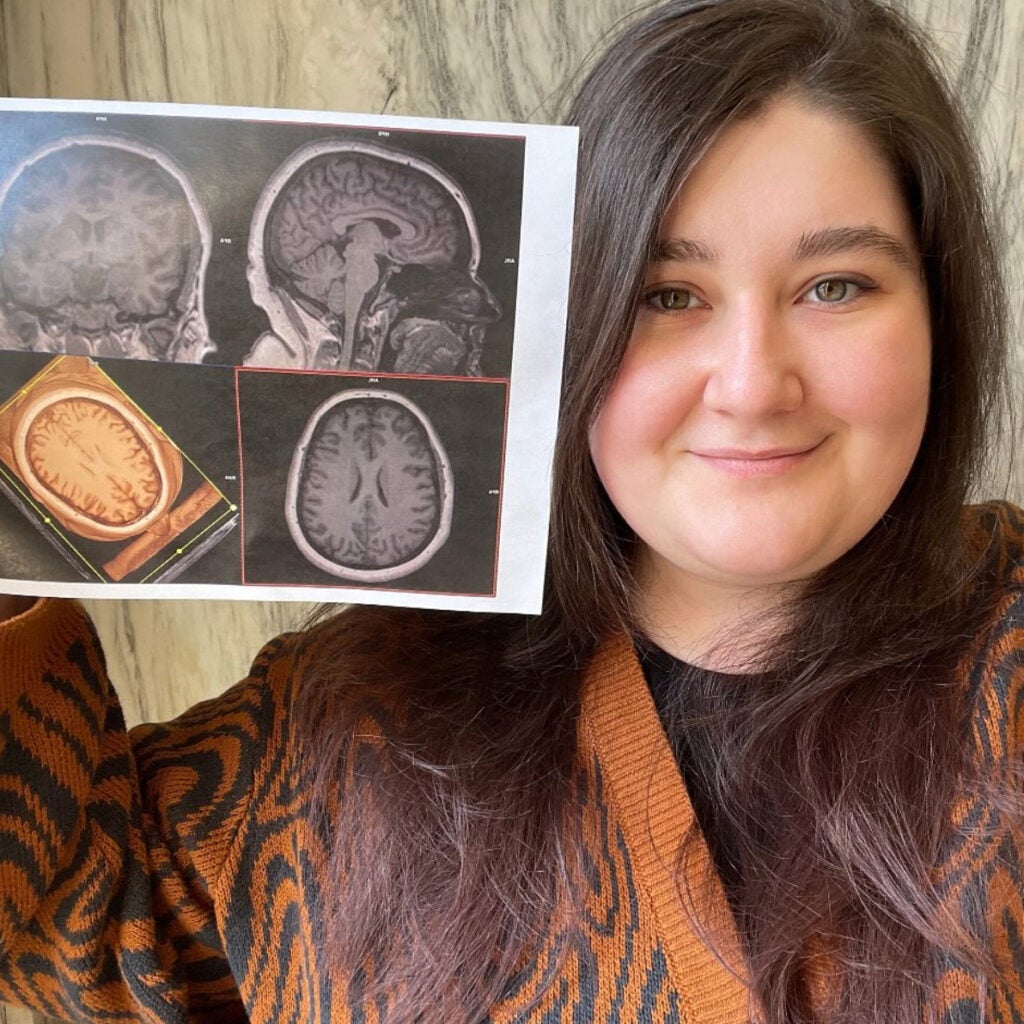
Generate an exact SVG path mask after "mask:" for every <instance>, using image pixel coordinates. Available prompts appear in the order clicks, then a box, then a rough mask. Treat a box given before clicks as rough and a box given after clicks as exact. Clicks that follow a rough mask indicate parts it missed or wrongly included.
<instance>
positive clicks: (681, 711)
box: [637, 642, 742, 900]
mask: <svg viewBox="0 0 1024 1024" xmlns="http://www.w3.org/2000/svg"><path fill="white" fill-rule="evenodd" d="M637 655H638V656H639V659H640V666H641V668H642V669H643V673H644V677H645V678H646V680H647V686H648V688H649V689H650V692H651V697H652V698H653V700H654V706H655V708H656V709H657V711H658V717H659V718H660V719H661V724H662V728H664V730H665V733H666V735H667V736H668V740H669V744H670V745H671V747H672V752H673V754H674V755H675V759H676V763H677V764H678V765H679V771H680V773H681V774H682V776H683V781H684V782H685V783H686V789H687V793H688V794H689V797H690V803H691V804H692V806H693V812H694V815H695V817H696V819H697V824H698V825H699V826H700V829H701V832H702V833H703V835H704V838H705V841H706V842H707V844H708V848H709V849H710V851H711V856H712V860H713V862H714V865H715V868H716V870H717V871H718V874H719V877H720V878H721V879H722V883H723V885H724V886H725V891H726V894H727V896H728V897H729V898H730V900H732V899H733V898H734V897H735V895H736V893H737V892H738V889H739V884H740V880H741V878H742V874H741V867H740V863H739V857H738V855H737V850H736V843H735V839H734V836H733V835H732V834H731V832H730V830H729V829H728V828H727V827H726V825H725V822H724V821H723V820H722V819H721V816H720V815H718V814H716V811H715V805H714V797H713V788H712V783H711V780H712V779H713V778H714V773H715V772H716V771H717V770H718V765H717V761H716V757H715V749H714V741H713V739H712V735H711V730H710V729H709V727H708V724H707V715H708V713H709V712H713V711H715V710H718V711H722V710H724V708H723V700H727V699H728V694H729V693H731V692H734V687H735V686H736V683H737V677H736V676H729V675H728V674H726V673H721V672H713V671H712V670H710V669H703V668H698V667H697V666H696V665H690V664H688V663H687V662H685V661H680V660H679V659H678V658H675V657H673V656H672V655H671V654H668V653H667V652H666V651H663V650H662V649H661V648H660V647H655V646H654V645H653V644H651V643H649V642H644V643H642V644H638V645H637ZM709 695H716V699H715V700H714V701H713V703H712V700H711V699H710V698H709Z"/></svg>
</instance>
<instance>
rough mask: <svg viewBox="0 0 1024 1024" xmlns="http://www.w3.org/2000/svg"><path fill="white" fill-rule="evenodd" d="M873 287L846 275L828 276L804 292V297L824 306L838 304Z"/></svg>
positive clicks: (848, 300)
mask: <svg viewBox="0 0 1024 1024" xmlns="http://www.w3.org/2000/svg"><path fill="white" fill-rule="evenodd" d="M871 287H872V286H871V285H868V284H860V283H858V282H856V281H850V280H848V279H847V278H845V277H826V278H825V279H824V280H821V281H818V283H817V284H815V285H812V286H811V288H810V290H809V291H807V292H805V293H804V297H805V298H809V299H810V300H811V301H812V302H817V303H818V304H820V305H822V306H838V305H840V303H843V302H850V301H851V300H852V299H855V298H857V297H858V296H859V295H860V294H861V293H862V292H866V291H870V289H871Z"/></svg>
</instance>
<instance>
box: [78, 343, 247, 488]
mask: <svg viewBox="0 0 1024 1024" xmlns="http://www.w3.org/2000/svg"><path fill="white" fill-rule="evenodd" d="M93 366H94V368H95V370H96V372H97V373H101V374H102V375H103V376H104V377H106V378H107V380H108V381H110V383H111V385H112V386H113V387H115V388H116V389H117V390H118V391H119V392H120V393H121V394H122V395H124V397H125V398H127V399H128V401H129V402H131V403H132V405H134V406H135V408H136V409H138V410H139V412H140V413H142V415H143V416H144V417H145V418H146V419H147V420H148V421H149V422H150V424H151V425H152V427H153V429H154V430H157V431H159V432H160V433H161V434H163V435H164V437H166V438H167V440H168V441H170V442H171V444H173V445H174V447H175V448H177V449H178V453H179V454H180V455H181V457H182V458H183V459H184V460H185V461H186V462H187V463H188V464H189V465H190V466H191V467H192V468H193V469H194V470H195V471H196V472H197V473H198V474H199V475H200V476H201V477H202V478H203V479H204V480H205V481H206V482H207V483H208V484H209V485H210V486H211V487H212V488H213V489H214V490H215V491H216V492H217V493H218V494H219V495H220V496H221V499H222V500H224V501H227V502H230V500H231V499H230V498H228V496H227V495H226V494H225V493H224V492H223V491H222V490H221V489H220V488H219V487H218V486H217V485H216V484H215V483H214V482H213V481H212V480H211V479H210V478H209V477H208V476H207V475H206V474H205V473H204V472H203V471H202V470H201V469H200V468H199V467H198V466H197V465H196V464H195V462H193V461H192V459H191V458H190V457H189V456H188V454H187V453H186V452H185V450H184V449H183V448H182V447H181V445H180V444H178V442H177V441H175V440H174V438H173V437H171V435H170V434H168V433H167V431H166V430H164V428H163V427H162V426H161V425H160V424H159V423H157V421H156V420H155V419H153V417H152V416H150V415H149V413H148V412H146V410H145V409H143V408H142V407H141V406H140V405H139V404H138V402H136V401H135V399H134V398H132V396H131V395H129V394H128V392H127V391H125V389H124V388H123V387H121V385H120V384H118V383H117V381H116V380H114V378H113V377H111V376H110V374H109V373H107V371H106V370H104V369H103V367H102V366H99V365H98V364H96V363H94V364H93Z"/></svg>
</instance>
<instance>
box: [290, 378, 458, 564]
mask: <svg viewBox="0 0 1024 1024" xmlns="http://www.w3.org/2000/svg"><path fill="white" fill-rule="evenodd" d="M452 499H453V488H452V479H451V468H450V464H449V461H448V456H447V454H446V452H445V450H444V448H443V446H442V445H441V442H440V440H439V438H438V436H437V434H436V432H435V430H434V428H433V426H432V424H431V423H430V421H429V420H428V419H427V418H426V416H425V415H424V414H423V412H422V411H421V410H420V409H419V408H418V407H417V406H415V405H414V404H413V403H412V402H410V401H409V400H408V399H406V398H405V397H404V396H401V395H397V394H394V393H392V392H382V391H360V390H354V391H347V392H341V393H339V394H337V395H335V396H333V397H332V398H331V399H329V400H328V401H326V402H324V403H323V404H322V405H321V406H320V407H319V408H318V409H317V410H316V411H315V412H314V413H313V415H312V416H311V417H310V420H309V422H308V423H307V425H306V428H305V430H304V432H303V436H302V439H301V440H300V442H299V445H298V447H297V448H296V451H295V455H294V458H293V460H292V465H291V470H290V475H289V480H288V502H287V508H286V517H287V519H288V526H289V530H290V531H291V535H292V537H293V539H294V540H295V543H296V545H297V546H298V548H299V550H300V551H301V552H302V553H303V555H304V556H305V557H306V558H307V559H308V560H309V561H310V562H311V563H312V564H313V565H316V566H317V567H318V568H320V569H322V570H324V571H326V572H329V573H331V574H332V575H335V576H339V577H342V578H347V579H351V580H356V581H363V582H373V581H387V580H393V579H397V578H399V577H402V576H405V575H407V574H409V573H411V572H413V571H415V570H416V569H419V568H420V567H422V566H423V565H425V564H426V563H427V562H428V561H429V560H430V559H431V558H432V557H433V556H434V554H435V553H436V552H437V550H438V549H439V548H440V547H441V545H443V544H444V542H445V540H446V539H447V537H448V533H449V529H450V524H451V515H452Z"/></svg>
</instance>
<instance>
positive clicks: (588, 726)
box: [0, 505, 1024, 1024]
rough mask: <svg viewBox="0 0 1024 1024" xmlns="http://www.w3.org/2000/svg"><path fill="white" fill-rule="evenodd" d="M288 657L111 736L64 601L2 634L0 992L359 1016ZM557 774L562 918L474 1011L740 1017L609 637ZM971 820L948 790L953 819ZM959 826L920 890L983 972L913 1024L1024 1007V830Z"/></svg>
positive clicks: (212, 1012)
mask: <svg viewBox="0 0 1024 1024" xmlns="http://www.w3.org/2000/svg"><path fill="white" fill-rule="evenodd" d="M974 515H975V517H976V521H977V524H978V525H979V527H980V528H982V529H984V530H985V531H986V532H988V533H991V534H994V535H996V536H997V537H998V545H999V547H998V557H999V558H1000V560H1001V561H1002V563H1003V567H1004V569H1005V579H1006V591H1005V594H1004V596H1003V598H1002V600H1001V603H1000V606H999V610H998V615H997V616H996V617H995V619H994V620H993V622H992V623H991V626H990V628H989V629H988V630H986V632H985V633H984V635H982V636H980V637H979V638H978V640H977V643H976V645H975V650H976V654H975V656H974V657H973V658H972V660H971V663H970V664H969V665H965V669H964V692H965V699H967V700H968V701H970V702H971V703H970V713H971V722H972V735H973V738H974V746H975V750H976V752H977V756H978V757H980V758H983V759H986V760H987V761H988V762H991V764H992V765H993V770H998V769H999V766H1000V765H1001V764H1003V763H1005V762H1006V760H1007V759H1013V760H1019V759H1020V757H1021V745H1022V741H1024V512H1021V511H1020V510H1018V509H1015V508H1013V507H1011V506H1009V505H990V506H985V507H983V508H981V509H980V510H978V511H977V512H975V513H974ZM293 658H294V651H293V645H292V644H291V643H290V642H289V641H288V639H287V638H285V639H280V640H277V641H274V642H272V643H270V644H269V645H268V646H267V647H265V648H264V650H263V651H262V652H261V654H260V655H259V657H258V658H257V660H256V662H255V664H254V665H253V667H252V671H251V673H250V675H249V676H248V677H247V678H246V679H244V680H243V681H242V682H240V683H238V684H237V685H236V686H234V687H233V688H232V689H230V690H228V691H227V692H226V693H225V694H223V695H222V696H220V697H218V698H216V699H215V700H212V701H208V702H206V703H203V704H200V705H198V706H196V707H195V708H193V709H192V710H190V711H188V712H187V713H186V714H184V715H182V716H181V717H180V718H178V719H176V720H175V721H173V722H170V723H167V724H163V725H148V726H142V727H139V728H137V729H134V730H132V731H131V732H130V733H128V732H126V731H125V728H124V724H123V719H122V715H121V710H120V707H119V705H118V701H117V697H116V695H115V693H114V691H113V689H112V688H111V686H110V683H109V681H108V680H107V676H106V672H105V668H104V662H103V656H102V652H101V650H100V648H99V645H98V643H97V640H96V638H95V635H94V633H93V630H92V627H91V625H90V623H89V621H88V619H87V618H86V616H85V615H84V613H83V612H82V610H81V609H80V607H79V606H78V605H76V604H74V603H72V602H63V601H43V602H40V603H38V604H37V605H36V606H35V607H34V608H32V609H31V610H30V611H28V612H26V613H25V614H23V615H21V616H18V617H17V618H15V619H12V620H10V621H9V622H7V623H6V624H4V625H2V626H0V744H2V746H0V1000H3V1001H6V1002H13V1003H20V1004H24V1005H26V1006H30V1007H33V1008H35V1009H37V1010H40V1011H42V1012H45V1013H48V1014H52V1015H54V1016H58V1017H62V1018H67V1019H70V1020H83V1021H104V1022H113V1021H119V1022H127V1021H143V1022H154V1024H155V1022H167V1024H170V1022H184V1021H200V1022H224V1024H230V1022H235V1021H239V1022H241V1021H246V1020H251V1021H252V1022H254V1024H279V1022H285V1021H288V1022H294V1024H327V1022H338V1024H356V1022H365V1024H374V1022H377V1021H379V1020H381V1019H382V1018H381V1014H380V1009H379V1008H378V1007H376V1006H374V1005H372V1004H365V1003H364V1001H363V1000H362V999H361V998H360V991H359V985H358V983H357V979H343V978H338V977H331V976H330V974H329V972H328V971H327V970H325V969H322V958H321V956H320V955H318V951H317V948H316V945H315V941H314V936H315V935H316V934H317V922H316V919H315V917H316V914H315V908H316V906H317V905H318V902H319V897H320V884H321V881H322V875H321V865H322V864H323V861H324V851H323V850H322V849H321V846H320V841H319V840H318V838H317V836H316V834H315V833H314V831H313V829H312V828H311V827H310V826H309V825H308V823H307V815H306V811H307V805H306V796H305V794H306V792H307V789H306V787H305V786H304V784H303V782H304V780H303V775H302V770H301V768H300V766H299V763H298V762H299V758H297V757H296V751H298V750H299V749H300V744H299V739H298V737H296V736H294V735H293V733H292V717H291V715H290V713H289V709H290V708H291V706H292V701H293V686H294V680H295V673H294V672H293V670H292V669H293ZM578 765H579V783H578V800H579V803H580V806H581V809H582V812H583V819H584V823H585V839H586V842H587V846H588V857H589V866H588V872H587V885H588V890H587V892H586V893H585V901H586V902H585V908H584V915H583V923H582V926H581V927H580V928H578V929H577V930H576V931H574V932H573V934H572V935H570V936H565V935H557V934H552V935H551V936H550V941H549V944H548V947H547V948H546V949H545V950H544V951H542V953H541V955H539V956H537V957H536V958H535V959H534V960H533V961H532V962H531V963H529V964H527V965H525V966H524V968H523V970H522V971H521V972H520V974H519V975H517V976H516V977H515V978H514V979H512V982H511V984H510V985H509V986H508V989H507V994H506V996H505V997H504V998H503V1000H502V1002H501V1003H500V1004H499V1005H496V1006H494V1007H493V1008H492V1010H491V1013H490V1014H489V1016H488V1018H487V1024H513V1022H514V1024H584V1022H598V1021H600V1022H603V1024H617V1022H630V1024H634V1022H635V1024H655V1022H656V1024H670V1022H686V1024H741V1022H744V1021H748V1020H749V1019H750V1018H751V1016H752V1013H751V1010H750V1007H749V1006H748V997H747V992H746V989H745V986H744V984H743V981H742V978H741V977H737V976H736V974H735V973H733V972H732V971H730V970H729V969H728V968H727V967H725V966H723V964H722V962H721V961H720V960H719V958H718V957H717V956H716V955H715V954H714V953H712V952H711V951H710V950H709V949H708V947H707V945H706V944H705V942H704V940H703V939H702V937H701V933H700V932H699V930H698V929H696V928H695V927H694V925H693V924H692V923H691V919H690V916H689V915H688V914H687V912H686V911H685V909H684V904H683V901H682V899H681V896H680V881H679V879H678V878H677V877H676V876H675V870H677V869H674V866H675V865H676V863H677V853H678V843H679V839H680V837H681V836H682V835H683V834H684V833H685V832H686V830H687V829H688V828H689V827H690V825H691V823H692V821H693V812H692V810H691V807H690V804H689V801H688V799H687V794H686V789H685V786H684V784H683V781H682V778H681V776H680V774H679V771H678V768H677V766H676V763H675V761H674V759H673V756H672V753H671V750H670V747H669V744H668V741H667V739H666V737H665V734H664V732H663V730H662V728H661V724H660V722H659V720H658V717H657V714H656V712H655V709H654V706H653V704H652V702H651V699H650V696H649V694H648V691H647V688H646V685H645V683H644V680H643V677H642V675H641V672H640V669H639V666H638V664H637V661H636V658H635V655H634V653H633V650H632V646H631V644H630V642H629V640H628V639H626V638H625V637H618V638H615V639H613V640H611V641H610V642H609V643H608V644H607V645H606V646H605V647H604V648H603V650H602V651H601V652H600V654H599V655H598V656H597V658H596V659H595V660H594V662H593V664H592V665H591V667H590V669H589V671H588V674H587V679H586V683H585V687H584V694H583V706H582V718H581V723H580V729H579V743H578ZM971 813H972V808H971V804H970V801H969V800H968V798H967V797H966V796H965V797H964V798H963V800H962V801H961V806H959V807H958V808H957V809H956V814H957V816H958V820H959V821H967V820H970V816H971ZM962 835H963V837H964V838H962V839H961V840H959V842H958V844H957V845H956V846H955V847H954V848H952V849H950V850H949V851H948V856H947V857H946V858H945V860H944V862H943V863H942V864H941V865H940V866H939V868H938V869H937V876H936V877H937V883H938V885H939V886H940V891H941V892H942V893H943V895H944V897H945V898H948V899H949V900H950V901H954V902H955V903H956V904H957V905H958V906H959V907H962V908H970V907H974V908H978V910H977V913H978V914H980V915H981V917H982V918H983V921H981V925H982V926H983V927H984V928H985V929H986V934H987V935H988V936H989V937H990V940H991V948H992V950H993V953H994V956H995V959H996V963H997V964H998V966H999V969H1000V972H1001V977H1000V979H999V982H998V984H997V985H995V986H992V987H990V989H989V990H988V991H987V992H986V993H985V995H984V997H983V998H981V997H979V994H978V989H977V985H976V983H975V982H974V980H973V979H972V978H971V977H969V976H968V974H967V973H966V971H964V970H963V969H961V967H960V966H959V965H958V964H957V963H956V962H955V961H954V960H952V959H951V960H950V961H949V962H948V964H944V965H943V968H944V973H943V974H942V980H941V984H940V986H939V989H938V991H937V992H936V993H935V1005H934V1006H933V1007H932V1009H933V1010H935V1011H937V1012H936V1018H935V1019H939V1020H944V1021H946V1022H949V1024H958V1022H963V1024H967V1022H975V1021H978V1020H981V1019H983V1018H982V1013H983V1012H984V1015H985V1016H984V1019H986V1020H989V1021H993V1022H1011V1021H1024V901H1022V893H1024V870H1022V864H1024V841H1022V837H1021V836H1020V835H1017V834H1009V835H1006V834H998V833H993V832H992V831H987V832H986V831H985V830H983V829H976V830H973V831H971V830H963V831H962ZM709 865H710V862H709V859H708V853H707V850H706V849H705V848H704V847H703V846H701V845H700V844H698V845H697V847H696V849H695V851H694V853H693V855H692V856H691V857H690V858H689V860H688V861H687V862H686V864H685V871H686V873H687V875H688V878H687V882H688V883H689V886H690V890H691V895H692V898H693V899H694V900H695V901H696V903H697V904H698V910H699V913H700V914H701V915H702V916H703V917H704V918H705V919H706V920H709V921H710V922H711V923H712V925H713V926H714V927H715V928H716V929H717V931H718V935H719V939H718V942H719V949H720V952H721V953H722V954H723V955H724V956H725V959H726V960H728V961H731V962H733V963H734V964H735V963H738V962H739V957H738V955H737V950H738V942H737V940H736V938H735V936H734V935H733V934H732V932H731V931H730V929H731V920H730V918H729V911H728V907H727V903H726V900H725V897H724V894H723V892H722V889H721V886H720V885H719V884H718V883H717V880H716V879H715V876H714V873H713V872H712V871H709V870H708V869H709ZM563 942H568V944H569V950H570V952H569V955H568V957H567V958H565V960H564V961H563V963H562V966H561V968H560V971H559V973H557V974H556V975H555V976H554V977H553V978H552V977H551V976H550V971H549V965H550V963H551V956H550V954H551V952H552V950H553V949H554V948H555V947H556V945H559V944H561V943H563ZM538 995H539V999H538V998H536V997H537V996H538ZM982 1003H984V1004H985V1005H984V1011H983V1008H982ZM755 1016H756V1015H755ZM423 1019H424V1021H425V1022H428V1024H433V1022H432V1020H431V1017H430V1012H429V1010H427V1012H426V1013H425V1015H424V1018H423Z"/></svg>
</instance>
